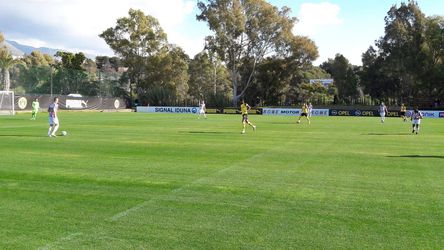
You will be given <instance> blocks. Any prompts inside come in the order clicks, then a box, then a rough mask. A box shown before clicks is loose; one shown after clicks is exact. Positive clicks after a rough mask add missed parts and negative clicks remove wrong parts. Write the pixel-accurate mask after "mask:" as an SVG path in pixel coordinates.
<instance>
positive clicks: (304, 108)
mask: <svg viewBox="0 0 444 250" xmlns="http://www.w3.org/2000/svg"><path fill="white" fill-rule="evenodd" d="M308 112H309V110H308V106H307V104H306V103H304V104H302V108H301V115H300V116H299V119H298V123H301V118H302V116H305V117H306V118H307V120H308V124H310V118H309V117H308Z"/></svg>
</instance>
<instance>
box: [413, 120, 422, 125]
mask: <svg viewBox="0 0 444 250" xmlns="http://www.w3.org/2000/svg"><path fill="white" fill-rule="evenodd" d="M412 124H413V125H419V124H421V119H418V120H413V121H412Z"/></svg>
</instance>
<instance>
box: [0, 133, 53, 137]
mask: <svg viewBox="0 0 444 250" xmlns="http://www.w3.org/2000/svg"><path fill="white" fill-rule="evenodd" d="M0 137H48V136H47V135H25V134H10V135H2V134H0Z"/></svg>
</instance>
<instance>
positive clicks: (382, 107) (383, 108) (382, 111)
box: [379, 102, 388, 123]
mask: <svg viewBox="0 0 444 250" xmlns="http://www.w3.org/2000/svg"><path fill="white" fill-rule="evenodd" d="M387 113H388V111H387V107H386V106H385V104H384V103H383V102H381V105H379V115H380V116H381V122H382V123H384V121H385V115H386V114H387Z"/></svg>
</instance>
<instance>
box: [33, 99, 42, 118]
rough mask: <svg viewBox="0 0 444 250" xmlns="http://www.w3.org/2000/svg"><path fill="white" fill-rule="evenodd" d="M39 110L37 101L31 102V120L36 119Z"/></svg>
mask: <svg viewBox="0 0 444 250" xmlns="http://www.w3.org/2000/svg"><path fill="white" fill-rule="evenodd" d="M39 108H40V103H39V99H38V98H35V100H34V101H33V102H32V114H31V120H35V119H36V118H37V112H38V111H39Z"/></svg>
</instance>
